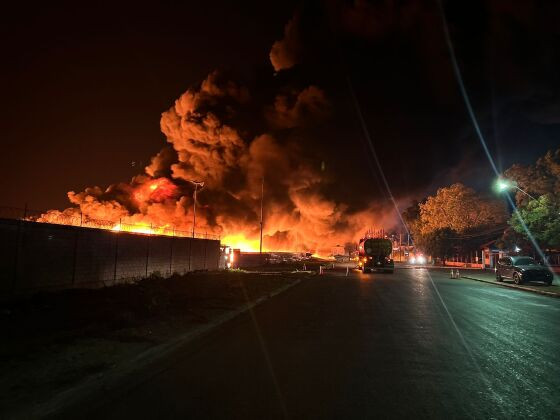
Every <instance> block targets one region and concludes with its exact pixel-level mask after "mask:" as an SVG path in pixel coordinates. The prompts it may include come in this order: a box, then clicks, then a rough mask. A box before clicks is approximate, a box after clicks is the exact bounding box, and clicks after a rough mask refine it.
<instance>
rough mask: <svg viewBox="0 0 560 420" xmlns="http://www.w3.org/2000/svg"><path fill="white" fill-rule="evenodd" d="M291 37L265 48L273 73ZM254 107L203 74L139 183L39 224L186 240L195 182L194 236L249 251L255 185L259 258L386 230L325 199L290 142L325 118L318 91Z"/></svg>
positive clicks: (324, 187)
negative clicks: (67, 221) (98, 223)
mask: <svg viewBox="0 0 560 420" xmlns="http://www.w3.org/2000/svg"><path fill="white" fill-rule="evenodd" d="M293 31H296V25H295V24H293V23H292V21H291V22H290V23H289V24H288V25H287V26H286V31H285V39H284V40H283V41H281V42H280V43H276V44H275V47H273V51H272V52H271V60H272V62H273V64H274V66H275V68H276V69H277V70H279V69H285V68H289V67H290V66H291V65H293V63H294V61H293V60H292V57H291V56H289V55H286V54H287V53H283V52H282V50H283V48H284V47H283V45H284V44H286V43H287V44H290V43H292V41H290V40H291V39H292V37H293V36H295V35H294V34H293ZM293 42H295V41H293ZM254 101H255V100H254V99H252V95H251V94H250V92H249V89H247V88H246V87H244V86H242V85H240V84H238V83H235V82H233V81H231V80H227V79H225V78H224V77H223V75H221V74H219V73H218V72H213V73H211V74H210V75H209V76H208V77H207V78H206V80H204V81H203V82H202V83H201V84H200V85H199V86H196V87H193V88H190V89H188V90H187V91H186V92H185V93H183V94H182V95H181V96H180V97H179V98H178V99H177V100H176V101H175V103H174V104H173V106H171V108H169V109H168V110H167V111H165V112H164V113H163V114H162V116H161V121H160V125H161V131H162V132H163V134H164V135H165V137H166V139H167V142H168V145H166V146H165V147H164V148H163V149H162V150H161V151H160V152H159V153H157V154H156V155H155V156H154V157H153V158H152V160H151V163H150V164H149V165H148V166H147V167H146V168H145V171H144V174H140V175H137V176H135V177H134V178H133V179H132V180H131V181H130V182H128V183H118V184H114V185H111V186H109V187H108V188H107V189H102V188H100V187H91V188H86V189H85V190H84V191H82V192H79V193H75V192H69V193H68V198H69V199H70V202H71V203H72V204H73V207H70V208H68V209H66V210H64V211H63V212H60V211H57V210H53V211H50V212H48V213H46V214H44V215H42V217H41V219H40V220H41V221H53V220H55V219H57V218H60V217H68V218H73V220H78V219H79V220H80V223H82V224H83V223H86V224H87V222H88V221H89V220H93V219H95V220H105V221H107V222H108V225H109V226H110V227H111V226H114V227H115V228H118V227H119V226H121V225H125V224H126V225H137V226H140V227H141V229H139V230H140V231H144V230H148V228H149V229H151V231H155V232H159V231H158V230H157V229H159V228H162V227H163V228H167V229H173V230H174V231H176V232H179V231H184V232H185V233H187V232H190V231H191V229H192V223H193V191H194V188H195V186H194V182H204V187H202V188H198V190H197V203H196V205H197V206H196V217H197V218H196V231H197V232H200V233H205V232H206V233H208V234H214V235H220V237H221V238H222V242H223V243H226V244H229V245H233V246H239V247H241V248H243V249H253V250H254V249H258V241H259V229H260V225H259V220H260V208H261V188H262V186H263V180H264V237H263V247H264V249H265V250H290V251H307V252H315V253H320V254H328V253H329V251H330V249H331V247H332V246H333V245H336V244H342V245H343V244H345V243H347V242H349V241H355V240H357V239H358V238H359V237H360V235H361V234H362V233H363V232H364V230H365V229H366V228H369V227H381V226H388V225H390V224H391V223H392V222H393V221H392V214H393V213H391V212H390V211H386V209H384V208H381V207H380V206H379V205H377V204H375V203H373V202H372V203H368V204H366V205H365V206H364V205H362V206H360V207H359V208H358V207H356V205H355V204H353V205H351V204H350V203H345V202H343V201H341V200H340V198H338V199H337V198H335V197H340V196H341V194H340V193H338V194H336V195H334V194H332V193H331V191H332V190H334V188H333V185H334V184H336V180H337V177H336V176H333V174H329V172H328V170H327V171H326V170H325V167H324V163H323V164H322V165H321V164H320V160H319V164H317V159H316V158H315V153H314V151H313V150H309V147H308V146H307V143H305V142H302V140H301V137H300V136H298V135H295V134H294V133H296V134H297V130H298V128H308V127H309V126H313V125H320V124H322V123H324V121H325V120H326V119H328V118H329V117H330V116H332V106H331V104H330V102H329V99H328V96H327V94H326V93H325V92H324V91H323V90H322V89H321V88H320V87H318V86H314V85H311V86H308V87H305V88H299V89H294V88H292V89H291V90H288V91H285V92H284V93H281V94H278V95H276V96H275V97H274V98H272V99H271V100H270V101H269V103H268V104H265V105H264V106H259V105H258V104H255V103H253V102H254ZM255 109H257V110H258V111H257V112H255ZM247 116H249V117H247ZM263 116H264V118H263ZM248 119H260V120H262V121H261V123H260V124H256V126H257V127H266V128H259V129H257V131H256V132H254V133H251V130H248V129H247V128H246V127H245V126H244V124H243V121H247V120H248ZM316 143H317V142H316ZM306 147H307V149H306ZM336 189H337V191H340V188H336ZM384 215H386V216H384Z"/></svg>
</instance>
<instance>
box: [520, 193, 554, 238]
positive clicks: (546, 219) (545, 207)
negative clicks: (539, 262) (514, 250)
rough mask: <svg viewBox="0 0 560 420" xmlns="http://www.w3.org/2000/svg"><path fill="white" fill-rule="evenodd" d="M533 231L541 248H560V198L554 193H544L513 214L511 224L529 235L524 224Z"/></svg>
mask: <svg viewBox="0 0 560 420" xmlns="http://www.w3.org/2000/svg"><path fill="white" fill-rule="evenodd" d="M522 221H523V222H524V223H525V226H526V228H527V229H528V230H529V232H531V234H532V235H533V238H534V239H535V240H536V241H537V243H538V244H539V246H541V248H548V249H558V248H560V200H558V198H556V197H554V196H552V194H544V195H541V196H540V197H539V198H537V199H535V200H530V201H529V202H528V203H527V204H526V205H525V206H524V207H519V208H518V210H517V211H516V212H514V214H513V215H512V217H511V219H510V221H509V224H510V225H511V226H512V227H513V229H514V230H515V231H516V232H517V233H519V234H521V235H523V236H525V237H527V236H528V235H527V232H526V230H525V227H524V226H523V223H522Z"/></svg>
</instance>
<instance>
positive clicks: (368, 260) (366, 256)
mask: <svg viewBox="0 0 560 420" xmlns="http://www.w3.org/2000/svg"><path fill="white" fill-rule="evenodd" d="M392 251H393V244H392V243H391V241H390V240H389V239H386V238H383V237H377V238H376V237H368V235H366V237H364V238H362V239H360V242H359V243H358V268H359V269H360V270H362V271H363V272H364V273H367V272H369V271H380V272H384V273H393V272H394V271H395V263H394V262H393V259H392V258H391V254H392Z"/></svg>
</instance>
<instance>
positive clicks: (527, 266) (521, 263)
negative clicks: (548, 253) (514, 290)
mask: <svg viewBox="0 0 560 420" xmlns="http://www.w3.org/2000/svg"><path fill="white" fill-rule="evenodd" d="M553 277H554V275H553V274H552V272H551V271H550V270H549V269H548V268H547V267H545V266H543V265H540V264H538V263H537V262H536V261H535V260H534V259H533V258H531V257H522V256H517V257H503V258H500V259H499V260H498V264H497V265H496V280H498V281H503V279H511V280H513V281H514V283H515V284H521V283H526V282H529V281H542V282H544V283H546V284H547V285H549V286H550V285H551V284H552V279H553Z"/></svg>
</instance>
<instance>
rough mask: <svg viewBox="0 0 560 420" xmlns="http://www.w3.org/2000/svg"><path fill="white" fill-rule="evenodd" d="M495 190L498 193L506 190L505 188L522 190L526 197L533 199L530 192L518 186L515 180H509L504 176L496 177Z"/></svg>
mask: <svg viewBox="0 0 560 420" xmlns="http://www.w3.org/2000/svg"><path fill="white" fill-rule="evenodd" d="M495 187H496V190H497V191H498V192H500V193H502V192H504V191H507V190H513V189H515V190H517V191H520V192H522V193H523V194H525V195H526V196H527V197H529V198H530V199H531V200H534V199H535V197H533V196H532V195H531V194H529V193H528V192H527V191H524V190H522V189H521V188H519V186H518V185H517V183H516V182H515V181H511V180H509V179H506V178H498V179H497V180H496V184H495Z"/></svg>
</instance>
